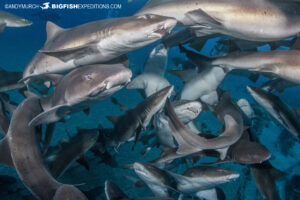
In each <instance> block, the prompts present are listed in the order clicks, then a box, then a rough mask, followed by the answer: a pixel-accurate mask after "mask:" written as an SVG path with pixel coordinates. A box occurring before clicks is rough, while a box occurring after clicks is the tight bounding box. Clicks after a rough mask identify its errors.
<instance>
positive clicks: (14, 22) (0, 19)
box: [0, 10, 32, 33]
mask: <svg viewBox="0 0 300 200" xmlns="http://www.w3.org/2000/svg"><path fill="white" fill-rule="evenodd" d="M31 24H32V21H30V20H28V19H25V18H22V17H19V16H17V15H14V14H12V13H9V12H5V11H2V10H1V11H0V33H2V32H3V30H4V29H5V27H25V26H30V25H31Z"/></svg>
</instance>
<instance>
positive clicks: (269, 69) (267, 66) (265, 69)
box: [249, 64, 276, 73]
mask: <svg viewBox="0 0 300 200" xmlns="http://www.w3.org/2000/svg"><path fill="white" fill-rule="evenodd" d="M249 70H251V71H257V72H266V73H275V71H276V64H265V65H262V66H259V67H257V68H253V69H249Z"/></svg>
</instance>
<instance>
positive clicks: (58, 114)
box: [28, 105, 69, 127]
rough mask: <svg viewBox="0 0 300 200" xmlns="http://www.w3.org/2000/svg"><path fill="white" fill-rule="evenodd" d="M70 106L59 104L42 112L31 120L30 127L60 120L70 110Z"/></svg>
mask: <svg viewBox="0 0 300 200" xmlns="http://www.w3.org/2000/svg"><path fill="white" fill-rule="evenodd" d="M68 108H69V106H67V105H59V106H55V107H53V108H51V109H50V110H47V111H45V112H42V113H40V114H39V115H37V116H36V117H35V118H33V119H32V120H31V121H30V122H29V124H28V125H29V126H30V127H34V126H37V125H40V124H49V123H53V122H57V121H59V120H60V119H61V118H63V116H64V115H65V114H66V113H67V112H68Z"/></svg>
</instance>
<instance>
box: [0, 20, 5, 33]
mask: <svg viewBox="0 0 300 200" xmlns="http://www.w3.org/2000/svg"><path fill="white" fill-rule="evenodd" d="M5 27H6V23H2V24H0V34H1V33H2V32H3V31H4V29H5Z"/></svg>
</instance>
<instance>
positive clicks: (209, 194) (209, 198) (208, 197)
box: [196, 188, 218, 200]
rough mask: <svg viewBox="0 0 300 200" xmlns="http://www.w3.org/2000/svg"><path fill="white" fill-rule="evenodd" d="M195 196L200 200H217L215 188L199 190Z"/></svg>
mask: <svg viewBox="0 0 300 200" xmlns="http://www.w3.org/2000/svg"><path fill="white" fill-rule="evenodd" d="M196 196H197V197H198V198H200V199H205V200H215V199H218V195H217V191H216V189H215V188H212V189H208V190H201V191H199V192H197V193H196Z"/></svg>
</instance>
